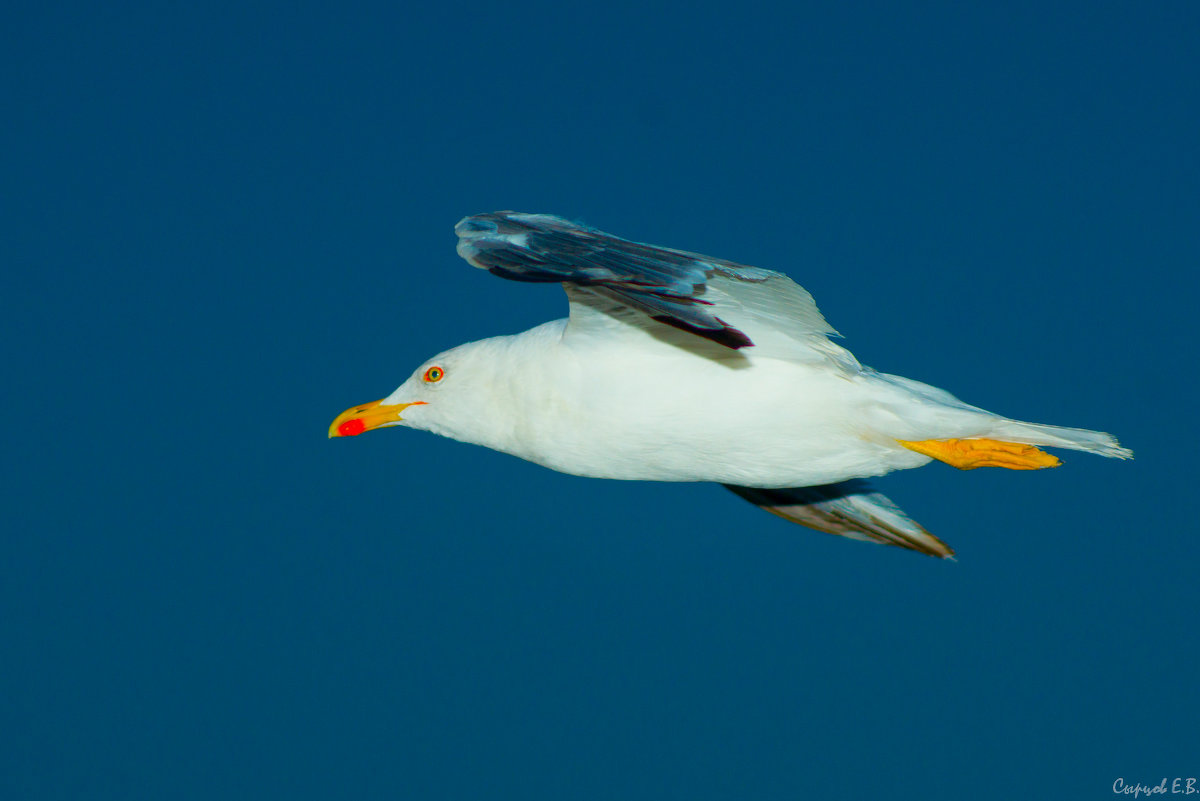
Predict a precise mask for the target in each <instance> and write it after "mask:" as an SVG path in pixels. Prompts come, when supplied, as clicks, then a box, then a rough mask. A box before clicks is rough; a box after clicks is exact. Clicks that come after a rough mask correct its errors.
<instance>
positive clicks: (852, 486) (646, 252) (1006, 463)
mask: <svg viewBox="0 0 1200 801" xmlns="http://www.w3.org/2000/svg"><path fill="white" fill-rule="evenodd" d="M455 232H456V233H457V234H458V253H459V255H460V256H462V257H463V258H464V259H466V260H467V262H469V263H470V264H472V265H474V266H475V267H478V268H480V269H483V270H487V271H488V272H490V273H492V274H493V275H497V276H499V277H501V278H507V279H510V280H513V281H525V282H532V283H558V284H562V286H563V288H564V289H565V290H566V293H567V300H568V303H569V306H570V315H569V316H568V317H567V318H566V319H562V320H554V321H552V322H548V323H544V324H542V325H539V326H537V327H535V328H532V329H530V330H528V331H525V332H523V333H520V334H515V335H512V336H498V337H492V338H490V339H483V340H480V341H477V342H468V343H466V344H464V345H459V346H458V347H456V348H451V349H450V350H447V351H445V352H443V353H439V354H438V355H436V356H434V357H433V358H431V359H429V360H427V361H426V362H424V363H423V364H421V365H420V366H419V367H417V369H416V370H415V371H414V372H413V373H412V375H411V376H409V378H408V379H407V380H406V381H405V382H404V383H403V384H401V385H400V386H399V387H398V388H397V389H396V391H395V392H393V393H392V394H391V395H388V396H387V397H386V398H383V399H382V400H378V401H375V402H373V403H367V404H362V405H359V406H354V407H351V408H350V409H347V410H346V411H344V412H342V413H341V414H340V415H338V416H337V418H336V419H335V420H334V421H333V424H332V425H331V426H330V428H329V436H330V437H349V436H355V435H358V434H361V433H363V432H365V431H370V430H372V429H376V428H388V427H391V426H408V427H410V428H416V429H422V430H425V431H431V432H433V433H435V434H440V435H441V436H445V437H450V438H452V439H456V440H461V441H463V442H469V443H474V444H477V445H483V446H484V447H487V448H492V449H494V450H497V451H502V452H504V453H508V454H512V455H513V456H517V457H520V458H521V459H526V460H528V461H531V462H534V463H536V464H539V465H543V466H545V467H548V468H551V469H553V470H558V471H561V472H564V473H571V474H574V475H578V476H590V477H594V478H610V479H626V480H637V481H705V482H715V483H718V484H723V485H725V486H726V487H727V488H728V489H730V490H732V491H733V492H734V493H735V494H737V495H739V496H740V497H742V498H744V499H745V500H747V501H749V502H750V503H753V504H755V505H756V506H759V507H761V508H762V509H764V510H766V511H768V512H771V513H772V514H775V515H778V516H779V517H782V518H784V519H785V520H789V521H791V522H794V523H800V524H802V525H805V526H809V527H811V528H815V529H818V530H820V531H825V532H828V533H831V534H838V535H841V536H844V537H848V538H851V539H857V540H863V541H867V542H877V543H883V544H886V545H894V546H899V547H902V548H908V549H911V550H915V551H919V552H921V553H925V554H929V555H931V556H938V557H951V556H952V555H953V554H954V551H953V550H952V549H951V548H950V547H949V546H947V545H946V544H945V543H944V542H942V541H941V540H940V539H938V538H937V537H935V536H934V535H932V534H930V533H929V532H928V531H926V530H925V529H924V528H922V527H921V526H920V525H919V524H918V523H916V522H915V521H914V520H912V519H911V518H910V517H909V516H908V515H907V514H905V513H904V512H903V511H901V510H900V508H899V507H898V506H896V504H894V503H893V502H892V501H891V500H889V499H888V498H887V497H885V496H884V495H882V494H880V493H879V492H877V491H876V490H875V489H874V487H873V486H872V485H871V484H870V483H868V482H867V481H866V480H865V479H867V478H869V477H873V476H882V475H884V474H885V473H889V472H891V471H893V470H904V469H907V468H911V467H920V466H922V465H925V464H928V463H930V462H932V461H934V460H937V461H940V462H944V463H946V464H949V465H952V466H953V467H956V468H959V469H961V470H971V469H974V468H978V467H1003V468H1008V469H1012V470H1037V469H1041V468H1047V467H1056V466H1058V464H1059V460H1058V459H1057V458H1056V457H1055V456H1052V455H1051V454H1049V453H1046V452H1045V451H1043V450H1041V448H1040V447H1038V446H1043V447H1054V448H1067V449H1071V450H1078V451H1087V452H1089V453H1095V454H1099V455H1101V456H1108V457H1116V458H1121V459H1128V458H1131V457H1132V453H1130V451H1128V450H1127V449H1125V448H1122V447H1120V445H1118V443H1117V441H1116V440H1115V439H1114V438H1113V437H1111V436H1110V435H1108V434H1104V433H1100V432H1098V431H1088V430H1085V429H1079V428H1062V427H1058V426H1049V425H1039V424H1035V423H1024V422H1019V421H1017V420H1011V419H1009V418H1006V417H1002V416H1000V415H997V414H993V413H992V412H988V411H984V410H983V409H981V408H978V407H976V406H971V405H968V404H966V403H963V402H962V401H960V400H959V399H958V398H956V397H954V396H953V395H951V394H950V393H949V392H946V391H945V390H942V389H938V388H936V387H933V386H930V385H928V384H923V383H921V382H919V381H914V380H912V379H909V378H902V377H900V376H897V375H889V374H887V373H881V372H877V371H875V370H873V369H871V368H869V367H865V366H863V365H862V364H860V363H859V362H858V360H857V359H855V358H854V356H853V355H852V354H851V353H850V352H849V351H848V350H846V349H845V348H843V347H841V346H840V345H838V344H837V343H835V342H834V341H832V340H831V339H830V337H831V336H839V335H838V334H837V332H836V331H835V330H834V329H833V328H832V327H830V325H829V324H828V323H827V322H825V318H824V317H823V316H822V315H821V313H820V311H818V310H817V306H816V303H815V302H814V301H813V298H812V295H810V294H809V293H808V292H807V291H805V290H804V289H803V288H802V287H800V286H799V285H798V284H796V283H795V282H793V281H792V280H791V279H790V278H789V277H788V276H786V275H784V274H782V273H778V272H774V271H771V270H764V269H760V268H757V267H748V266H745V265H741V264H736V263H734V262H731V261H725V260H723V259H716V258H711V257H709V256H703V255H700V254H697V253H689V252H686V251H682V250H674V249H671V248H664V247H657V246H654V245H646V244H641V243H638V242H632V241H629V240H626V239H621V238H620V237H616V236H613V235H611V234H607V233H604V232H602V231H598V230H596V229H595V228H591V227H589V226H586V225H582V224H579V223H575V222H571V221H569V220H566V219H563V218H561V217H556V216H553V215H549V214H525V213H519V212H513V211H499V212H494V213H491V214H478V215H474V216H471V217H466V218H465V219H463V220H462V221H461V222H459V223H458V225H457V226H455Z"/></svg>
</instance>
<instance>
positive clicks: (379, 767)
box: [0, 2, 1200, 800]
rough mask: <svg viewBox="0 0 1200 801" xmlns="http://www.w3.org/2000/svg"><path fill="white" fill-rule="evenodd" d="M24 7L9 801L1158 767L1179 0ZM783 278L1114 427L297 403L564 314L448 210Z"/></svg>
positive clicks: (1, 714) (1186, 739)
mask: <svg viewBox="0 0 1200 801" xmlns="http://www.w3.org/2000/svg"><path fill="white" fill-rule="evenodd" d="M826 5H827V6H829V7H824V8H816V7H804V6H799V5H787V6H784V5H778V6H775V5H759V4H753V3H749V4H747V3H734V4H720V5H704V4H686V5H685V4H679V5H675V6H668V5H665V4H658V5H656V4H647V3H636V4H619V3H603V4H589V5H573V4H566V5H564V4H558V3H556V4H549V3H547V4H540V5H538V4H519V3H505V4H500V3H487V4H479V3H470V2H466V3H457V4H435V3H425V4H404V5H401V4H391V3H383V4H350V5H345V6H342V7H334V6H318V5H312V4H287V5H283V4H280V5H277V6H267V5H259V4H252V5H247V4H242V3H237V4H233V3H231V4H220V3H209V4H204V5H203V6H202V7H194V8H183V7H179V6H177V5H171V6H169V7H166V6H163V5H162V4H150V5H145V6H138V5H129V4H117V5H110V4H78V5H62V4H51V3H41V4H24V5H23V6H21V7H13V8H10V9H9V10H8V12H7V14H6V21H5V24H4V26H3V31H2V32H0V37H2V38H3V43H2V44H3V46H2V47H0V60H2V61H3V74H4V79H3V87H4V89H3V92H4V109H5V112H4V123H3V125H2V126H0V145H2V152H3V154H4V155H3V160H2V162H0V164H2V166H0V169H2V170H3V173H2V177H3V186H4V190H5V191H4V192H3V193H2V194H0V247H2V251H0V259H2V262H3V270H2V271H0V272H2V277H0V321H2V322H0V324H2V325H3V327H4V329H5V334H4V337H3V347H4V351H5V352H4V363H5V366H6V370H5V372H6V374H7V376H8V382H7V389H6V391H5V392H4V393H3V403H4V407H5V414H4V419H5V421H6V424H7V437H6V447H5V449H4V456H3V458H4V461H5V463H6V468H5V474H6V476H7V478H6V479H5V481H4V483H3V488H2V489H0V492H2V493H3V495H4V510H5V514H4V516H5V518H6V520H5V525H4V534H3V536H2V537H0V549H2V550H0V738H2V740H3V747H2V748H0V797H3V798H6V799H58V798H89V799H166V798H171V799H191V798H196V799H212V798H293V799H296V798H413V799H481V798H497V799H498V798H505V799H507V798H513V799H561V798H580V799H613V798H654V799H668V798H671V799H676V798H677V799H689V800H698V799H732V798H753V799H794V798H800V797H809V796H820V797H831V798H856V797H911V798H947V799H961V798H1034V797H1061V798H1106V797H1111V796H1112V784H1113V781H1114V780H1115V779H1116V778H1118V777H1124V778H1125V779H1126V780H1127V781H1129V782H1135V781H1141V782H1143V783H1151V782H1154V783H1156V782H1158V781H1159V780H1160V779H1161V778H1162V777H1164V776H1167V777H1174V776H1185V777H1186V776H1200V760H1198V758H1197V754H1200V734H1198V731H1200V728H1198V725H1197V723H1198V715H1200V690H1198V688H1197V682H1196V675H1197V665H1198V663H1200V644H1198V642H1197V633H1196V621H1197V611H1198V609H1200V589H1198V581H1197V578H1198V570H1200V544H1198V538H1197V534H1198V527H1197V523H1196V519H1195V514H1194V509H1195V493H1196V484H1195V474H1196V470H1195V463H1196V457H1195V453H1194V445H1195V441H1196V432H1195V429H1194V420H1195V418H1196V413H1195V400H1194V398H1195V390H1196V386H1195V379H1194V377H1193V374H1194V368H1193V365H1192V361H1193V359H1194V358H1195V346H1196V341H1197V337H1196V331H1197V323H1196V319H1197V312H1196V308H1197V304H1196V302H1197V295H1198V293H1197V291H1196V289H1197V287H1196V268H1197V265H1198V263H1200V236H1198V233H1197V232H1198V230H1200V227H1198V225H1197V223H1198V221H1200V191H1198V187H1200V169H1198V159H1197V152H1198V148H1197V143H1198V142H1200V91H1198V89H1200V65H1198V64H1197V60H1198V59H1197V49H1196V48H1197V42H1198V41H1200V6H1198V5H1197V4H1195V3H1192V2H1172V3H1139V4H1130V3H1105V2H1099V3H1097V2H1087V3H1055V4H1045V3H1037V4H1019V3H1005V4H993V7H991V8H983V7H980V4H961V3H942V4H922V5H921V7H920V8H919V9H913V8H909V9H907V10H899V9H897V8H895V7H894V4H883V3H879V4H870V3H867V4H863V3H845V4H834V5H832V6H830V5H829V4H826ZM496 209H518V210H525V211H539V212H551V213H556V214H560V215H564V216H567V217H571V218H574V219H579V220H582V221H584V222H587V223H589V224H592V225H595V226H597V227H599V228H602V229H605V230H608V231H612V232H614V233H617V234H619V235H622V236H626V237H629V238H633V239H637V240H642V241H649V242H654V243H659V244H663V245H668V246H675V247H680V248H685V249H688V250H696V251H700V252H704V253H709V254H712V255H716V256H720V257H724V258H729V259H734V260H738V261H742V262H745V263H750V264H755V265H760V266H763V267H770V268H774V269H780V270H783V271H786V272H788V273H789V274H791V275H792V276H793V277H794V278H796V279H797V280H798V281H799V282H800V283H802V284H803V285H804V286H806V287H807V288H808V289H809V290H810V291H812V292H813V294H814V295H815V296H816V298H817V300H818V302H819V303H820V305H821V308H822V310H823V311H824V312H825V314H826V316H827V317H828V318H829V320H830V321H831V323H832V324H833V325H835V326H836V327H837V328H838V329H839V330H841V331H842V333H843V334H845V335H846V340H845V342H846V344H847V345H848V346H849V347H850V348H851V349H852V350H853V351H854V352H855V353H856V355H858V356H859V358H860V359H862V361H864V362H865V363H867V364H871V365H873V366H875V367H877V368H879V369H883V370H887V371H889V372H895V373H901V374H904V375H908V376H911V377H913V378H917V379H921V380H924V381H928V382H931V383H934V384H937V385H940V386H943V387H945V388H947V389H949V390H951V391H953V392H955V393H956V394H958V395H960V396H961V397H962V398H963V399H965V400H967V401H969V402H972V403H976V404H980V405H983V406H986V407H988V408H990V409H993V410H995V411H998V412H1001V413H1005V414H1008V415H1011V416H1014V417H1020V418H1024V419H1030V420H1035V421H1039V422H1047V423H1057V424H1063V425H1073V426H1082V427H1090V428H1099V429H1103V430H1108V431H1111V432H1113V433H1115V434H1117V435H1118V436H1120V438H1121V440H1122V442H1123V443H1124V444H1126V445H1128V446H1129V447H1131V448H1133V449H1134V450H1135V451H1136V452H1137V456H1138V458H1137V460H1136V461H1134V462H1125V463H1122V462H1117V461H1111V460H1104V459H1100V458H1097V457H1093V456H1089V455H1084V454H1073V453H1067V454H1062V455H1063V456H1064V460H1065V462H1066V463H1065V464H1064V466H1063V467H1062V468H1060V469H1058V470H1053V471H1043V472H1040V473H1016V472H1010V471H1000V470H995V471H987V470H979V471H974V472H971V473H959V472H957V471H954V470H952V469H950V468H948V467H944V466H941V465H932V466H929V467H927V468H924V469H922V470H919V471H910V472H908V473H904V474H900V475H895V476H892V477H888V478H886V479H883V480H882V481H881V482H880V484H881V486H882V488H883V489H884V490H885V491H886V492H887V493H888V494H889V495H890V496H891V497H893V498H894V499H895V500H896V501H897V502H898V503H900V505H901V506H903V507H904V508H905V509H906V510H907V511H909V512H910V513H911V514H912V515H913V516H914V517H915V518H916V519H918V520H920V521H921V522H922V523H923V524H924V525H926V526H927V527H928V528H929V529H930V530H932V531H933V532H935V533H937V534H939V535H940V536H942V537H943V538H944V539H946V540H947V541H948V542H949V543H950V544H951V545H953V546H954V547H955V548H956V549H957V550H958V551H959V556H960V561H959V562H958V563H957V564H951V563H941V562H938V561H935V560H933V559H928V558H924V557H921V556H918V555H915V554H911V553H905V552H902V551H899V550H896V549H890V548H882V547H876V546H869V545H865V544H859V543H854V542H848V541H845V540H842V539H840V538H835V537H830V536H827V535H823V534H819V533H816V532H810V531H808V530H805V529H801V528H799V527H795V526H790V525H788V524H785V523H783V522H782V521H779V520H777V519H775V518H773V517H771V516H769V515H766V514H763V513H761V512H759V511H756V510H755V509H753V508H752V507H751V506H749V505H748V504H745V503H744V502H742V501H740V500H738V499H737V498H735V497H733V496H732V495H730V494H728V493H726V492H725V491H724V490H721V489H720V488H717V487H714V486H707V485H654V484H637V483H625V482H602V481H594V480H585V479H579V478H575V477H570V476H564V475H559V474H556V473H552V472H550V471H547V470H544V469H542V468H538V467H535V466H533V465H529V464H525V463H523V462H519V461H517V460H515V459H513V458H511V457H506V456H502V455H499V454H495V453H492V452H489V451H486V450H483V449H480V448H475V447H471V446H467V445H462V444H458V443H454V442H451V441H448V440H441V439H438V438H436V437H433V436H430V435H428V434H423V433H416V432H411V431H404V430H391V431H383V432H377V433H375V434H371V435H368V436H364V437H361V438H358V439H351V440H338V441H329V440H327V439H326V427H327V425H328V423H329V421H330V420H331V419H332V418H333V416H334V415H336V414H337V413H338V412H340V411H341V410H343V409H344V408H346V407H348V406H350V405H352V404H355V403H358V402H362V401H368V400H374V399H376V398H380V397H382V396H384V395H386V394H387V393H388V392H390V391H391V390H392V389H393V388H394V387H395V386H396V385H397V384H399V383H400V381H401V380H402V379H403V378H404V377H405V376H407V375H408V373H409V371H410V370H411V369H412V368H413V367H414V366H415V365H416V364H417V363H419V362H420V361H421V360H423V359H424V358H426V357H427V356H429V355H431V354H433V353H435V352H437V351H439V350H441V349H443V348H445V347H448V346H451V345H455V344H458V343H460V342H463V341H466V340H470V339H477V338H480V337H483V336H488V335H492V334H499V333H511V332H515V331H519V330H522V329H524V328H527V327H530V326H532V325H534V324H537V323H540V322H542V321H544V320H546V319H550V318H552V317H556V316H561V315H562V314H563V312H564V309H565V303H564V300H563V298H562V295H561V292H560V291H559V290H558V289H557V288H554V287H538V286H525V285H519V284H515V283H509V282H504V281H500V280H498V279H495V278H493V277H491V276H488V275H487V274H485V273H483V272H480V271H477V270H473V269H471V268H470V267H468V266H467V265H466V264H465V263H463V262H461V261H459V260H458V258H457V257H456V256H455V253H454V238H453V234H452V226H453V225H454V223H455V222H456V221H457V220H458V219H459V218H461V217H462V216H464V215H466V214H470V213H476V212H482V211H491V210H496Z"/></svg>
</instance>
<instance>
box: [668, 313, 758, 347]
mask: <svg viewBox="0 0 1200 801" xmlns="http://www.w3.org/2000/svg"><path fill="white" fill-rule="evenodd" d="M651 319H653V320H657V321H658V322H660V323H664V324H666V325H669V326H672V327H674V328H678V329H680V330H681V331H687V332H688V333H689V334H695V335H696V336H698V337H704V338H705V339H711V340H712V341H713V342H716V343H717V344H718V345H724V346H725V347H727V348H733V349H734V350H739V349H741V348H748V347H751V346H752V345H753V344H754V342H752V341H751V339H750V337H748V336H746V335H745V334H743V333H742V332H741V331H739V330H737V329H736V328H734V327H732V326H730V325H726V324H725V322H724V321H723V320H721V319H719V318H718V319H717V322H719V323H721V324H722V325H723V326H724V328H700V327H698V326H694V325H688V324H687V323H685V322H684V321H682V320H677V319H675V318H674V317H667V316H666V315H665V314H657V315H654V316H653V317H652V318H651Z"/></svg>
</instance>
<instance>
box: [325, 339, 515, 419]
mask: <svg viewBox="0 0 1200 801" xmlns="http://www.w3.org/2000/svg"><path fill="white" fill-rule="evenodd" d="M489 344H490V342H489V341H488V340H484V341H482V342H469V343H467V344H465V345H460V346H459V347H457V348H453V349H451V350H448V351H446V352H445V353H439V354H438V355H437V356H434V357H433V358H432V359H429V360H428V361H426V362H425V363H424V364H422V365H421V366H420V367H418V368H417V369H416V370H414V371H413V374H412V375H411V376H409V378H408V380H407V381H405V382H404V383H403V384H401V385H400V386H399V387H397V388H396V391H395V392H393V393H392V394H391V395H388V396H387V397H386V398H383V399H382V400H377V401H374V402H372V403H364V404H361V405H359V406H352V407H350V408H349V409H347V410H346V411H344V412H342V413H341V414H339V415H338V416H337V417H336V418H334V421H333V423H332V424H330V426H329V436H330V437H353V436H357V435H358V434H362V433H363V432H364V431H370V430H371V429H374V428H388V427H390V426H409V427H412V428H420V429H425V430H434V431H436V432H437V433H443V434H448V435H450V436H454V435H455V432H448V431H444V430H442V429H444V428H445V427H447V426H448V425H450V424H451V423H452V422H454V421H468V420H471V419H473V418H475V417H477V416H478V415H479V413H480V412H481V411H482V409H486V406H487V396H489V395H490V392H489V387H490V386H491V385H492V384H493V376H494V373H495V369H494V368H495V364H494V361H493V360H492V359H490V358H489V353H490V351H492V350H493V348H490V347H488V346H489ZM402 413H403V414H402Z"/></svg>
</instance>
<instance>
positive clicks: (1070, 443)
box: [988, 420, 1133, 459]
mask: <svg viewBox="0 0 1200 801" xmlns="http://www.w3.org/2000/svg"><path fill="white" fill-rule="evenodd" d="M988 435H989V436H991V437H994V438H995V439H998V440H1002V441H1005V442H1020V443H1022V444H1025V445H1042V446H1045V447H1050V448H1068V449H1070V450H1073V451H1086V452H1087V453H1095V454H1098V455H1100V456H1107V457H1109V458H1112V459H1132V458H1133V451H1131V450H1129V449H1128V448H1122V447H1121V446H1120V444H1118V443H1117V440H1116V437H1114V436H1112V435H1111V434H1105V433H1104V432H1103V431H1089V430H1088V429H1086V428H1064V427H1062V426H1046V425H1041V424H1038V423H1022V422H1020V421H1019V420H999V421H997V422H996V424H995V426H994V427H993V428H992V429H991V431H989V432H988Z"/></svg>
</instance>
